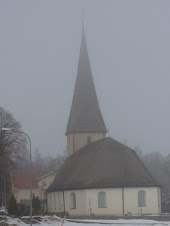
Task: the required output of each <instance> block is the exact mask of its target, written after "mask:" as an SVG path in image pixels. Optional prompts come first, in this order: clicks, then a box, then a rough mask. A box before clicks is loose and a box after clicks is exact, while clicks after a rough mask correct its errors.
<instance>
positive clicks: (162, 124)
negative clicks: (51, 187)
mask: <svg viewBox="0 0 170 226" xmlns="http://www.w3.org/2000/svg"><path fill="white" fill-rule="evenodd" d="M81 5H83V11H84V13H83V14H84V24H85V33H86V39H87V46H88V52H89V57H90V62H91V68H92V73H93V77H94V81H95V86H96V90H97V95H98V99H99V103H100V108H101V111H102V113H103V117H104V120H105V123H106V126H107V128H108V129H109V136H111V137H113V138H115V139H117V140H118V141H122V140H125V139H127V140H128V143H129V145H130V146H131V147H134V146H140V148H141V149H142V150H143V151H144V152H150V151H160V152H162V153H164V154H167V153H168V152H170V1H169V0H138V1H137V0H128V1H127V0H107V1H106V0H85V1H83V2H82V1H80V0H0V106H2V107H3V108H5V109H6V110H9V111H10V112H11V113H13V115H14V117H15V118H16V119H17V120H18V121H20V122H21V123H22V126H23V130H24V131H25V132H26V133H28V134H29V135H30V137H31V140H32V145H33V150H35V149H36V148H38V149H39V150H40V151H41V152H42V153H44V154H46V153H50V154H54V155H56V154H62V153H63V152H64V150H65V149H66V137H65V131H66V125H67V121H68V116H69V113H70V107H71V101H72V96H73V90H74V84H75V79H76V73H77V65H78V57H79V50H80V41H81V31H82V6H81Z"/></svg>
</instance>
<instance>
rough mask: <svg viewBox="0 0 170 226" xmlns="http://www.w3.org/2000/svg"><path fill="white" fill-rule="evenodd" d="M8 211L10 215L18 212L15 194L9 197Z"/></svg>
mask: <svg viewBox="0 0 170 226" xmlns="http://www.w3.org/2000/svg"><path fill="white" fill-rule="evenodd" d="M8 213H9V215H16V213H17V202H16V199H15V197H14V195H13V194H12V195H11V198H10V199H9V203H8Z"/></svg>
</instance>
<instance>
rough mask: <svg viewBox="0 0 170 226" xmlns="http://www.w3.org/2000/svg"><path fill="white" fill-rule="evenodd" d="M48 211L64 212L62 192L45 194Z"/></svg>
mask: <svg viewBox="0 0 170 226" xmlns="http://www.w3.org/2000/svg"><path fill="white" fill-rule="evenodd" d="M47 206H48V211H49V212H51V213H55V212H56V213H60V212H64V202H63V192H50V193H48V194H47Z"/></svg>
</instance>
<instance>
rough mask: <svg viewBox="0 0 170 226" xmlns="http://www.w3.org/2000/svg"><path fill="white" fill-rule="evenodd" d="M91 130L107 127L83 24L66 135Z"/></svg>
mask: <svg viewBox="0 0 170 226" xmlns="http://www.w3.org/2000/svg"><path fill="white" fill-rule="evenodd" d="M93 132H96V133H106V132H107V129H106V126H105V123H104V120H103V117H102V114H101V111H100V107H99V103H98V99H97V95H96V90H95V86H94V81H93V77H92V72H91V67H90V61H89V57H88V51H87V45H86V39H85V32H84V26H83V29H82V40H81V48H80V56H79V64H78V71H77V78H76V84H75V89H74V95H73V101H72V107H71V112H70V116H69V120H68V124H67V130H66V135H68V134H69V133H93Z"/></svg>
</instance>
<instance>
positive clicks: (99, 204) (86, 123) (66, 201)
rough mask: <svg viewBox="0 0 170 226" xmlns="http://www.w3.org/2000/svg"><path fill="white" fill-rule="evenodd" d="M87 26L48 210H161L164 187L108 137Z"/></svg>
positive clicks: (96, 212) (112, 212) (117, 212)
mask: <svg viewBox="0 0 170 226" xmlns="http://www.w3.org/2000/svg"><path fill="white" fill-rule="evenodd" d="M106 134H107V128H106V126H105V123H104V120H103V117H102V114H101V111H100V107H99V103H98V99H97V95H96V90H95V85H94V81H93V77H92V72H91V67H90V61H89V57H88V51H87V44H86V39H85V33H84V30H83V32H82V40H81V48H80V56H79V63H78V71H77V78H76V84H75V90H74V95H73V101H72V106H71V111H70V116H69V120H68V125H67V130H66V136H67V159H66V161H65V163H64V165H63V167H62V168H61V171H60V173H59V174H58V175H56V177H55V179H54V181H53V183H52V184H51V186H50V187H49V188H48V189H47V205H48V211H49V212H51V213H56V214H59V213H64V212H66V211H67V212H68V214H69V216H91V215H93V216H112V215H125V214H128V215H129V214H132V215H141V214H160V213H161V201H160V185H159V184H158V183H157V181H155V180H154V178H153V177H152V176H151V174H150V173H149V172H148V171H147V169H146V168H145V167H144V165H143V163H142V162H141V160H140V159H139V157H138V156H137V154H136V152H135V151H134V150H132V149H130V148H129V147H127V146H125V145H123V144H121V143H119V142H118V141H116V140H114V139H113V138H110V137H106Z"/></svg>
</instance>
